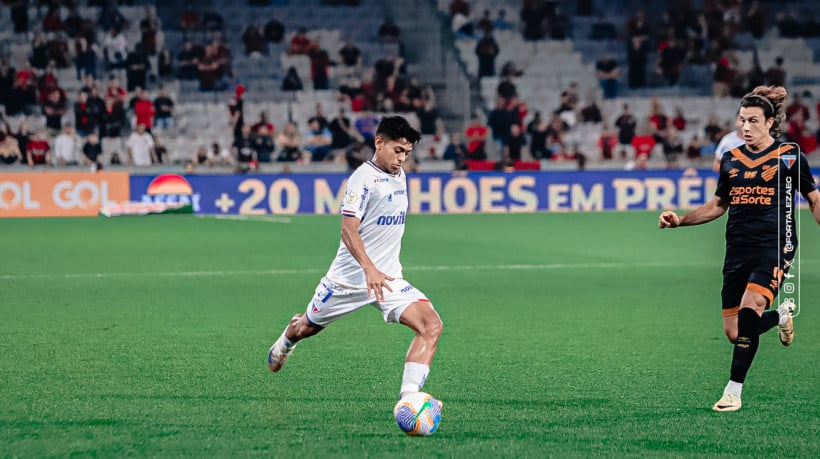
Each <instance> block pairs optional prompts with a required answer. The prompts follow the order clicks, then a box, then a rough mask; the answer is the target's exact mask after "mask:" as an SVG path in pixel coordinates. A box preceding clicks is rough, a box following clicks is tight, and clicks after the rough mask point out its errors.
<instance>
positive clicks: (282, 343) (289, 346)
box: [279, 328, 296, 353]
mask: <svg viewBox="0 0 820 459" xmlns="http://www.w3.org/2000/svg"><path fill="white" fill-rule="evenodd" d="M287 330H288V329H287V328H286V329H285V331H283V332H282V336H280V337H279V348H280V349H281V351H282V352H283V353H288V352H290V351H292V350H293V348H294V347H296V344H295V343H294V342H293V341H291V340H289V339H288V337H287V336H286V335H285V333H286V332H287Z"/></svg>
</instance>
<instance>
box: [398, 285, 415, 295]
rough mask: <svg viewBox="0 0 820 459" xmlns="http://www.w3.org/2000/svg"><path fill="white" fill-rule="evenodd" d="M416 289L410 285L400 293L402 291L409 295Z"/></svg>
mask: <svg viewBox="0 0 820 459" xmlns="http://www.w3.org/2000/svg"><path fill="white" fill-rule="evenodd" d="M414 288H415V287H413V286H412V285H408V286H407V287H404V288H403V289H401V290H400V291H401V293H407V292H409V291H410V290H413V289H414Z"/></svg>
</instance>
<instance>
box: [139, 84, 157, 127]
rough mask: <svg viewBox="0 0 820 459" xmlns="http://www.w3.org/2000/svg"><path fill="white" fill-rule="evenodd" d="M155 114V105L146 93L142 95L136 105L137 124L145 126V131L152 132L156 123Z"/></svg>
mask: <svg viewBox="0 0 820 459" xmlns="http://www.w3.org/2000/svg"><path fill="white" fill-rule="evenodd" d="M154 114H156V109H155V108H154V104H153V103H152V102H151V100H150V99H148V96H146V95H145V93H141V94H140V95H139V98H138V99H137V101H136V103H135V104H134V116H135V117H136V124H137V126H139V125H140V124H142V125H145V130H146V131H148V132H151V126H152V125H153V122H154Z"/></svg>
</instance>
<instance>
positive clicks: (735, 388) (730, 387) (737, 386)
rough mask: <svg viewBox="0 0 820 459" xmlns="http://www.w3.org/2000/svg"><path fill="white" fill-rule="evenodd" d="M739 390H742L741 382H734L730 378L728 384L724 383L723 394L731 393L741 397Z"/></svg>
mask: <svg viewBox="0 0 820 459" xmlns="http://www.w3.org/2000/svg"><path fill="white" fill-rule="evenodd" d="M741 392H743V383H739V382H734V381H732V380H731V379H730V380H729V384H726V389H723V393H724V394H732V395H734V396H735V397H737V398H741V397H740V393H741Z"/></svg>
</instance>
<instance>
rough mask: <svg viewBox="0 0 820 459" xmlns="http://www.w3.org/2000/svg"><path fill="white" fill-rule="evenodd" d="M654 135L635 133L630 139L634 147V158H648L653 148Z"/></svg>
mask: <svg viewBox="0 0 820 459" xmlns="http://www.w3.org/2000/svg"><path fill="white" fill-rule="evenodd" d="M655 143H656V142H655V137H654V136H651V135H636V136H635V138H633V139H632V147H633V148H634V149H635V158H636V159H637V158H640V157H644V158H649V156H651V155H652V149H653V148H655Z"/></svg>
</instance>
